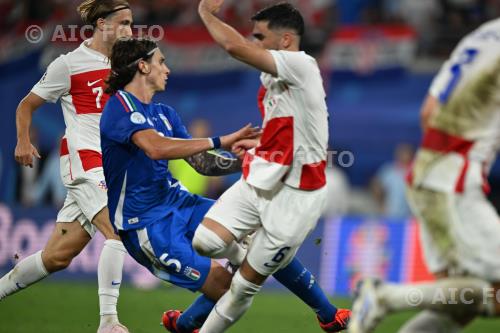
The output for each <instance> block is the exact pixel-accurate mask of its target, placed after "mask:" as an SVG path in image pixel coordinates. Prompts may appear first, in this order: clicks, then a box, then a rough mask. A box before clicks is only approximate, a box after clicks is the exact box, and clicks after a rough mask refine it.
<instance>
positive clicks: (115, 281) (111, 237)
mask: <svg viewBox="0 0 500 333" xmlns="http://www.w3.org/2000/svg"><path fill="white" fill-rule="evenodd" d="M92 224H93V225H94V226H95V227H96V228H97V229H98V230H99V231H100V232H101V233H102V234H103V235H104V237H105V238H106V240H105V241H104V247H103V249H102V251H101V256H100V257H99V264H98V266H97V282H98V286H99V308H100V315H101V320H100V324H99V330H98V333H105V332H111V331H112V330H113V328H114V327H116V330H117V331H116V332H128V330H127V329H126V328H125V327H124V326H123V325H121V324H120V323H119V321H118V312H117V310H116V305H117V303H118V297H119V295H120V285H121V283H122V271H123V262H124V260H125V254H126V253H127V250H126V249H125V247H124V246H123V243H122V242H121V240H120V237H119V236H118V235H116V234H115V231H114V229H113V226H112V225H111V222H110V220H109V211H108V208H107V207H104V208H103V209H102V210H101V211H100V212H99V213H97V214H96V216H94V218H93V219H92ZM118 328H120V329H121V330H118Z"/></svg>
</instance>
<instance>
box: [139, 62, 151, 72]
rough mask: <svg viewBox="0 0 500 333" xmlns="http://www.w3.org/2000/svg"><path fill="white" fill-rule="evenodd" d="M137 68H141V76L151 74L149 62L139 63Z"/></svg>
mask: <svg viewBox="0 0 500 333" xmlns="http://www.w3.org/2000/svg"><path fill="white" fill-rule="evenodd" d="M137 67H138V68H139V72H141V74H146V75H147V74H149V73H151V67H150V66H149V63H148V62H147V61H144V60H141V61H139V64H138V65H137Z"/></svg>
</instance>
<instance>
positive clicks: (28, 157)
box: [14, 142, 41, 168]
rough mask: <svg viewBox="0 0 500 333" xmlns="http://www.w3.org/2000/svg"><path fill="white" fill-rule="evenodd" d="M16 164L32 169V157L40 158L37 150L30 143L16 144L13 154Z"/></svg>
mask: <svg viewBox="0 0 500 333" xmlns="http://www.w3.org/2000/svg"><path fill="white" fill-rule="evenodd" d="M14 156H15V158H16V161H17V163H19V164H21V165H22V166H29V167H30V168H32V167H33V156H35V157H37V158H40V157H41V156H40V154H39V153H38V150H36V148H35V147H34V146H33V145H32V144H31V142H18V143H17V145H16V150H15V152H14Z"/></svg>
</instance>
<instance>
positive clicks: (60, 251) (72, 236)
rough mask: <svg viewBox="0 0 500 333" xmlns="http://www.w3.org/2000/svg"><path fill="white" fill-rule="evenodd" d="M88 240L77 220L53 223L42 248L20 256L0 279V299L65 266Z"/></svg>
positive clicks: (88, 236) (87, 235)
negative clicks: (21, 258)
mask: <svg viewBox="0 0 500 333" xmlns="http://www.w3.org/2000/svg"><path fill="white" fill-rule="evenodd" d="M90 239H91V238H90V235H89V234H88V233H87V232H86V231H85V230H84V229H83V228H82V226H81V225H80V222H78V221H75V222H69V223H56V225H55V227H54V231H53V232H52V235H51V236H50V238H49V240H48V242H47V244H46V245H45V248H44V249H43V251H39V252H37V253H35V254H32V255H31V256H29V257H27V258H24V259H23V260H21V261H20V262H19V263H18V264H17V265H16V266H15V267H14V268H13V269H12V270H11V271H10V272H9V273H7V274H6V275H5V276H4V277H2V278H1V279H0V299H2V298H5V297H6V296H8V295H11V294H13V293H15V292H17V291H19V290H21V289H24V288H26V287H28V286H30V285H32V284H34V283H36V282H38V281H40V280H42V279H43V278H45V277H46V276H48V275H49V274H51V273H54V272H57V271H60V270H62V269H65V268H66V267H68V266H69V264H70V263H71V261H72V260H73V258H74V257H76V256H77V255H78V254H79V253H80V252H81V251H82V250H83V248H84V247H85V246H86V245H87V243H88V242H89V241H90Z"/></svg>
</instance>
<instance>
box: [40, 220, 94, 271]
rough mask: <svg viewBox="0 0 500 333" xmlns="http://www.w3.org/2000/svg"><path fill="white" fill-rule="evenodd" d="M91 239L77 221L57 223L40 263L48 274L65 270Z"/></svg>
mask: <svg viewBox="0 0 500 333" xmlns="http://www.w3.org/2000/svg"><path fill="white" fill-rule="evenodd" d="M90 240H91V237H90V235H89V233H88V232H87V231H85V230H84V229H83V227H82V226H81V224H80V222H79V221H74V222H64V223H63V222H58V223H56V225H55V227H54V230H53V231H52V234H51V236H50V238H49V240H48V242H47V244H46V246H45V248H44V250H43V252H42V261H43V263H44V266H45V268H46V269H47V271H49V272H55V271H58V270H61V269H64V268H66V267H67V266H68V265H69V264H70V263H71V260H72V259H73V258H74V257H76V256H77V255H78V254H79V253H80V252H81V251H82V250H83V248H85V246H86V245H87V244H88V242H89V241H90Z"/></svg>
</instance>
